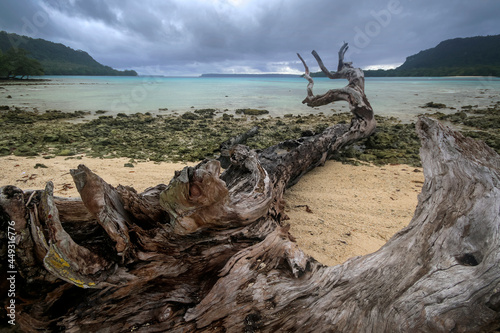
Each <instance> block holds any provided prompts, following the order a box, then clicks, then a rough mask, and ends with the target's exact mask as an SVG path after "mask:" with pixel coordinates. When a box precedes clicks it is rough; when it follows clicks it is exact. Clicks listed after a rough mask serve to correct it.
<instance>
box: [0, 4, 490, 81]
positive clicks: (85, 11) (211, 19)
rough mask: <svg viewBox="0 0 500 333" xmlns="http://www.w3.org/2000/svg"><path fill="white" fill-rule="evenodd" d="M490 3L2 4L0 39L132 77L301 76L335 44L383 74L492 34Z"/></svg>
mask: <svg viewBox="0 0 500 333" xmlns="http://www.w3.org/2000/svg"><path fill="white" fill-rule="evenodd" d="M498 13H500V1H498V0H475V1H471V0H448V1H439V0H351V1H347V0H344V1H340V0H2V1H1V2H0V30H5V31H7V32H15V33H18V34H22V35H27V36H30V37H33V38H43V39H47V40H50V41H53V42H57V43H62V44H65V45H67V46H70V47H71V48H74V49H81V50H84V51H87V52H88V53H89V54H90V55H91V56H92V57H94V59H96V60H97V61H99V62H100V63H102V64H105V65H108V66H111V67H113V68H117V69H135V70H136V71H137V72H139V74H145V75H147V74H161V75H199V74H201V73H262V72H272V73H297V74H298V73H301V72H303V68H302V65H301V63H300V62H298V58H297V56H296V53H297V52H300V53H301V54H302V55H303V56H304V57H305V58H306V61H308V63H309V64H310V65H311V69H312V70H318V68H317V67H315V66H313V65H314V62H313V60H314V58H312V56H311V55H310V52H311V51H312V50H313V49H315V50H317V51H318V53H319V54H320V55H321V56H322V58H323V59H324V62H325V63H326V64H327V67H329V68H331V69H334V68H335V66H336V62H337V51H338V48H339V46H340V45H341V44H342V41H347V42H349V45H350V46H351V47H350V50H349V52H348V54H347V59H348V60H351V61H353V62H354V65H355V66H356V67H361V68H365V69H366V68H390V67H395V66H398V65H400V64H401V63H403V62H404V60H405V58H406V57H407V56H409V55H412V54H415V53H418V52H419V51H421V50H424V49H428V48H431V47H434V46H436V45H437V44H438V43H439V42H441V41H443V40H446V39H450V38H456V37H471V36H479V35H496V34H500V23H499V19H498Z"/></svg>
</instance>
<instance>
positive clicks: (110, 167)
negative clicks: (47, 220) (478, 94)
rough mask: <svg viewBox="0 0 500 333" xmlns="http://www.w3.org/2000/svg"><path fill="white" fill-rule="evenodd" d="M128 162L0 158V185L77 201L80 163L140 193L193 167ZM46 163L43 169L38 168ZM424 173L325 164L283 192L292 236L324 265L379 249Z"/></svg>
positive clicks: (399, 224)
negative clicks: (75, 176)
mask: <svg viewBox="0 0 500 333" xmlns="http://www.w3.org/2000/svg"><path fill="white" fill-rule="evenodd" d="M128 162H129V159H127V158H113V159H98V158H89V157H85V156H83V157H81V159H76V158H70V159H68V158H67V157H62V156H58V157H55V158H51V159H43V158H41V157H36V158H26V157H17V156H5V157H1V158H0V169H1V170H2V171H1V173H0V186H4V185H15V186H17V187H19V188H21V189H23V190H26V189H43V188H44V187H45V184H46V182H48V181H52V182H54V192H55V193H54V194H55V195H56V196H63V197H78V192H77V190H76V188H75V186H74V184H73V181H72V178H71V175H70V174H69V170H70V169H73V168H76V167H77V166H78V165H79V164H85V165H86V166H87V167H89V168H90V169H91V170H93V171H94V172H95V173H97V174H98V175H99V176H101V177H102V178H103V179H104V180H105V181H107V182H108V183H109V184H111V185H113V186H117V185H118V184H122V185H128V186H132V187H134V188H135V189H136V190H137V191H139V192H141V191H143V190H144V189H146V188H148V187H150V186H155V185H157V184H160V183H164V184H168V182H169V181H170V179H171V178H172V176H173V175H174V172H175V171H176V170H180V169H182V168H184V167H185V166H186V165H194V164H195V163H189V164H187V163H166V162H161V163H154V162H141V163H136V164H134V167H133V168H131V167H125V166H124V165H125V164H126V163H128ZM37 164H43V165H44V166H45V167H46V168H44V167H40V166H38V167H37V168H35V166H36V165H37ZM423 180H424V176H423V173H422V169H421V168H415V167H411V166H407V165H386V166H382V167H378V166H371V165H363V166H352V165H345V164H342V163H339V162H335V161H328V162H327V163H326V164H325V166H323V167H319V168H316V169H315V170H313V171H312V172H310V173H309V174H307V175H305V176H304V177H303V178H302V179H301V180H300V181H299V183H298V184H297V185H295V186H294V187H292V188H290V189H289V190H288V191H287V192H286V193H285V200H286V203H287V205H286V213H287V215H288V216H289V218H290V220H289V221H287V222H288V223H290V224H291V233H292V235H293V236H294V237H295V238H296V239H297V242H298V244H299V245H300V247H301V248H302V249H303V250H304V251H305V252H306V253H307V254H309V255H311V256H312V257H314V258H315V259H316V260H318V261H319V262H321V263H323V264H325V265H335V264H339V263H342V262H344V261H345V260H347V259H348V258H350V257H353V256H358V255H363V254H367V253H371V252H374V251H376V250H377V249H379V248H380V247H381V246H382V245H383V244H384V243H385V242H386V241H387V240H388V239H389V238H390V237H391V236H392V235H393V234H394V233H396V232H397V231H399V230H400V229H402V228H403V227H405V226H406V225H407V224H408V223H409V222H410V220H411V218H412V216H413V211H414V210H415V207H416V205H417V196H418V193H420V190H421V186H422V183H423Z"/></svg>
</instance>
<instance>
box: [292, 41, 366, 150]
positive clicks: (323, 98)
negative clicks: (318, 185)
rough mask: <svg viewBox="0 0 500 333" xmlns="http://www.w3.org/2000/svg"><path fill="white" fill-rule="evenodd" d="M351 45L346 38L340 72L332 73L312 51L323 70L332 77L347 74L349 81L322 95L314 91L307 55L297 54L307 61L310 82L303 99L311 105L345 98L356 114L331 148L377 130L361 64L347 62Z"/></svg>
mask: <svg viewBox="0 0 500 333" xmlns="http://www.w3.org/2000/svg"><path fill="white" fill-rule="evenodd" d="M348 49H349V46H348V44H347V43H345V42H344V44H343V45H342V47H341V48H340V50H339V63H338V66H337V72H335V73H331V72H330V71H329V70H328V69H327V68H326V67H325V65H324V64H323V61H322V60H321V58H320V56H319V55H318V53H317V52H316V51H313V52H312V54H313V56H314V58H315V59H316V61H317V62H318V65H319V67H320V68H321V70H322V71H323V73H324V74H325V75H326V76H327V77H328V78H330V79H339V78H344V79H347V80H348V81H349V83H348V84H347V86H345V87H344V88H341V89H331V90H329V91H327V92H326V93H324V94H322V95H314V93H313V87H314V80H313V79H312V77H311V76H310V72H309V68H308V66H307V64H306V62H305V61H304V59H303V58H302V57H301V56H300V54H298V53H297V55H298V57H299V58H300V60H301V61H302V63H303V64H304V68H305V74H304V77H305V78H306V79H307V80H308V81H309V84H308V85H307V97H306V98H305V99H304V100H303V101H302V103H304V104H307V105H308V106H310V107H315V106H321V105H326V104H329V103H333V102H336V101H346V102H348V103H349V107H350V109H351V112H352V113H353V114H354V116H355V117H354V118H353V119H352V121H351V127H350V129H349V131H348V132H346V133H345V134H344V135H343V136H342V138H341V139H340V140H338V141H337V142H336V143H335V145H333V146H332V149H334V150H335V149H339V148H341V147H342V146H345V145H347V144H349V143H352V142H354V141H356V140H358V139H359V138H360V137H361V136H363V137H366V136H369V135H370V134H371V133H373V132H374V131H375V127H376V121H375V117H374V114H373V109H372V107H371V105H370V102H368V98H367V97H366V95H365V77H364V73H363V71H362V70H361V69H360V68H353V67H352V63H351V62H345V61H344V56H345V53H346V52H347V50H348Z"/></svg>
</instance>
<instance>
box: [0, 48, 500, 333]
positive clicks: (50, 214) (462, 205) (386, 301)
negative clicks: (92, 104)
mask: <svg viewBox="0 0 500 333" xmlns="http://www.w3.org/2000/svg"><path fill="white" fill-rule="evenodd" d="M345 49H346V45H345V46H344V47H343V49H341V54H342V61H339V62H342V63H343V53H344V52H345ZM318 59H319V58H318ZM319 62H320V60H319ZM306 68H307V67H306ZM349 70H350V69H346V71H347V72H349ZM307 71H308V70H307V69H306V72H307ZM341 71H342V69H341V70H339V72H341ZM336 75H340V74H336ZM350 77H351V78H352V77H353V76H350ZM361 78H362V76H361ZM356 80H357V82H361V79H360V77H359V76H358V77H357V79H356ZM356 80H355V81H356ZM359 87H360V86H357V88H352V89H359ZM310 88H311V92H312V87H311V85H310ZM349 92H350V90H349V89H346V90H345V91H344V92H343V93H342V94H347V95H348V94H349ZM358 92H359V91H358ZM327 94H329V93H327ZM331 94H334V95H335V94H337V92H335V91H333V92H332V91H331ZM352 94H353V95H355V96H358V94H357V93H354V92H352ZM308 96H309V95H308ZM355 96H353V97H352V98H349V99H348V100H349V101H358V99H357V97H355ZM362 96H364V93H362ZM358 97H359V96H358ZM308 98H309V99H310V100H313V99H314V97H308ZM363 99H366V98H365V97H363V98H361V100H363ZM306 100H307V98H306ZM360 103H361V102H360ZM370 112H371V108H370V107H369V103H367V101H366V102H363V103H361V104H359V105H358V106H356V105H355V106H354V107H353V113H354V114H355V118H354V120H353V122H352V123H351V126H348V125H335V126H332V127H330V128H328V129H327V130H325V131H324V132H323V133H320V134H317V135H315V136H312V137H307V138H301V139H298V140H291V141H286V142H283V143H281V144H279V145H277V146H273V147H270V148H268V149H265V150H264V151H262V152H260V153H256V152H254V151H251V150H249V149H248V148H247V147H245V146H242V145H236V146H234V147H232V148H229V149H228V151H229V156H230V161H231V164H230V166H229V168H228V169H227V170H226V171H224V173H222V174H221V175H219V172H220V165H219V162H218V161H204V162H202V163H200V164H199V165H197V166H196V167H186V168H184V169H183V170H182V171H180V172H178V173H177V174H176V176H175V177H174V178H173V179H172V181H171V182H170V184H169V185H168V186H167V185H158V186H156V187H153V188H149V189H147V190H146V191H145V192H143V193H140V194H139V193H137V192H136V191H135V190H134V189H132V188H129V187H123V186H118V187H116V188H114V187H112V186H110V185H109V184H107V183H106V182H105V181H104V180H102V179H101V178H100V177H98V176H97V175H95V174H94V173H92V171H91V170H89V169H88V168H86V167H85V166H83V165H81V166H79V167H78V169H76V170H72V171H71V174H72V176H73V178H74V180H75V184H76V186H77V188H78V191H79V192H80V195H81V200H70V199H65V198H56V197H53V195H52V185H51V184H50V183H49V184H48V185H47V187H46V189H45V190H43V191H34V192H26V193H23V192H22V191H21V190H19V189H17V188H15V187H13V186H5V187H3V188H1V189H0V219H1V220H0V222H1V225H2V232H4V231H5V230H7V225H8V224H9V222H10V221H15V230H16V234H17V236H16V246H17V252H16V270H17V272H18V273H17V274H16V276H17V278H16V313H15V315H16V317H15V320H16V324H17V325H19V326H20V327H21V329H22V330H23V331H25V332H34V331H37V330H46V331H60V330H63V331H68V332H126V331H140V332H166V331H168V332H194V331H196V332H214V331H215V332H257V331H259V332H278V331H289V332H330V331H331V332H412V331H415V332H417V331H418V332H450V331H457V332H477V331H489V330H494V329H497V328H500V264H499V263H500V216H499V208H500V204H499V203H500V186H499V184H500V179H499V176H500V173H499V170H500V159H499V156H498V155H497V154H496V153H495V152H494V151H493V150H491V149H489V148H488V147H487V146H486V145H484V144H483V143H479V142H477V141H474V140H472V139H466V138H464V137H462V136H461V135H460V134H458V133H455V132H453V131H451V130H449V129H447V128H444V127H443V126H441V125H440V124H438V123H437V122H435V121H433V120H430V119H427V118H422V119H420V120H419V122H418V124H417V132H418V134H419V135H420V137H421V140H422V149H421V156H422V162H423V165H424V172H425V184H424V187H423V190H422V193H421V194H420V196H419V204H418V207H417V209H416V211H415V216H414V217H413V219H412V221H411V222H410V224H409V226H408V227H406V228H405V229H403V230H402V231H400V232H399V233H398V234H396V235H395V236H394V237H393V238H392V239H391V240H389V242H388V243H387V244H386V245H385V246H384V247H382V248H381V249H380V250H379V251H377V252H375V253H373V254H370V255H366V256H362V257H356V258H352V259H350V260H348V261H347V262H346V263H344V264H343V265H339V266H334V267H325V266H323V265H321V264H319V263H318V262H316V261H315V260H314V259H313V258H310V257H308V256H307V255H305V254H304V253H303V252H302V251H301V250H300V249H299V248H298V246H297V244H296V243H295V242H294V241H293V237H292V236H291V235H290V234H289V233H288V227H287V226H285V225H283V221H284V220H285V219H286V216H285V214H284V212H283V207H284V205H283V200H282V195H283V192H284V190H285V188H286V187H288V186H290V185H291V184H294V183H295V182H296V181H297V180H298V179H299V178H300V177H301V176H302V175H303V174H304V173H305V172H307V171H308V170H310V169H312V168H314V167H315V166H317V165H319V164H321V163H323V162H324V161H325V159H326V158H327V157H328V155H329V154H330V153H332V152H333V151H334V150H335V149H338V147H340V146H342V145H344V144H346V143H348V142H350V141H351V140H353V138H354V137H355V136H358V137H363V136H364V135H368V134H369V133H371V132H372V131H373V128H374V120H373V119H374V118H373V113H370ZM356 128H357V129H356ZM332 147H333V148H332ZM360 209H362V207H360ZM5 262H6V258H4V256H3V255H2V265H3V264H4V263H5ZM4 271H5V270H2V273H3V272H4ZM3 281H6V278H4V277H2V283H4V282H3ZM7 287H8V286H7ZM2 288H3V289H4V287H3V285H2ZM5 294H6V293H4V290H2V295H5ZM8 301H9V300H6V301H4V305H7V303H6V302H8ZM5 321H6V320H5Z"/></svg>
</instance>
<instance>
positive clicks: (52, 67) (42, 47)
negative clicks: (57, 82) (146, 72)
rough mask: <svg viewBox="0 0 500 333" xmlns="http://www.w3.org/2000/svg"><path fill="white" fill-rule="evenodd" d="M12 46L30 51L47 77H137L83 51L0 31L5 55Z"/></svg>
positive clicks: (133, 73)
mask: <svg viewBox="0 0 500 333" xmlns="http://www.w3.org/2000/svg"><path fill="white" fill-rule="evenodd" d="M12 46H16V47H18V48H21V49H25V50H26V51H28V56H29V57H31V58H34V59H36V60H38V61H39V62H40V63H41V64H42V66H43V69H44V73H45V75H113V76H117V75H120V76H136V75H137V73H136V72H135V71H133V70H125V71H118V70H116V69H113V68H111V67H109V66H104V65H102V64H100V63H98V62H97V61H95V60H94V59H93V58H92V57H91V56H90V55H89V54H88V53H87V52H85V51H82V50H73V49H72V48H70V47H67V46H65V45H63V44H58V43H53V42H49V41H47V40H44V39H34V38H30V37H26V36H20V35H17V34H12V33H7V32H5V31H0V50H1V51H2V52H4V53H5V52H6V51H7V50H8V49H10V48H11V47H12Z"/></svg>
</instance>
